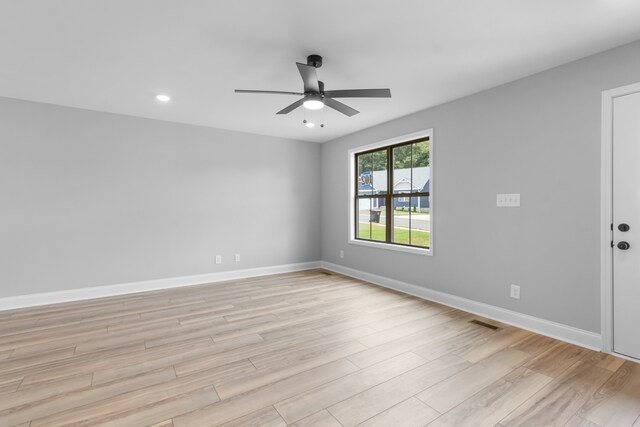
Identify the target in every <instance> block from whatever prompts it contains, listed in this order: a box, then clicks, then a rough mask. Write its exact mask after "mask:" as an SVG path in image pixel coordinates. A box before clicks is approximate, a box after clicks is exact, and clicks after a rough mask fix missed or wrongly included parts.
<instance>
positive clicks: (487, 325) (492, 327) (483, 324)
mask: <svg viewBox="0 0 640 427" xmlns="http://www.w3.org/2000/svg"><path fill="white" fill-rule="evenodd" d="M469 323H473V324H474V325H478V326H484V327H485V328H489V329H493V330H494V331H495V330H497V329H500V328H499V327H497V326H496V325H492V324H490V323H486V322H483V321H481V320H476V319H474V320H470V321H469Z"/></svg>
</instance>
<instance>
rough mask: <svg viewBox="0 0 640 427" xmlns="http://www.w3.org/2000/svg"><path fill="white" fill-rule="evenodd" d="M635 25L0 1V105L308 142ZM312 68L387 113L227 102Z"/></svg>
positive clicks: (637, 11) (567, 55)
mask: <svg viewBox="0 0 640 427" xmlns="http://www.w3.org/2000/svg"><path fill="white" fill-rule="evenodd" d="M639 22H640V1H637V0H483V1H480V0H394V1H390V0H349V1H347V0H321V1H320V0H316V1H309V0H171V1H169V0H0V96H6V97H12V98H20V99H27V100H33V101H41V102H48V103H53V104H60V105H67V106H73V107H80V108H87V109H92V110H99V111H108V112H114V113H121V114H128V115H133V116H140V117H149V118H154V119H161V120H169V121H175V122H182V123H191V124H197V125H204V126H212V127H216V128H223V129H232V130H240V131H245V132H252V133H258V134H265V135H274V136H281V137H286V138H294V139H300V140H308V141H318V142H322V141H327V140H330V139H333V138H336V137H338V136H341V135H345V134H348V133H352V132H355V131H358V130H360V129H364V128H367V127H370V126H373V125H375V124H378V123H381V122H385V121H388V120H391V119H394V118H397V117H400V116H404V115H406V114H409V113H412V112H415V111H418V110H422V109H424V108H427V107H431V106H434V105H437V104H441V103H443V102H446V101H449V100H452V99H455V98H459V97H461V96H464V95H468V94H471V93H474V92H478V91H480V90H483V89H487V88H490V87H493V86H496V85H499V84H501V83H504V82H507V81H511V80H514V79H517V78H520V77H524V76H526V75H530V74H532V73H535V72H538V71H541V70H544V69H548V68H551V67H553V66H556V65H560V64H563V63H566V62H570V61H572V60H574V59H578V58H581V57H585V56H588V55H590V54H593V53H596V52H600V51H603V50H606V49H609V48H611V47H614V46H619V45H621V44H624V43H627V42H630V41H633V40H637V39H640V25H639V24H638V23H639ZM312 53H318V54H320V55H322V56H323V57H324V65H323V67H322V68H320V69H319V70H318V75H319V78H320V80H323V81H324V82H325V85H326V89H327V90H331V89H355V88H385V87H389V88H391V92H392V95H393V98H391V99H353V100H346V99H343V100H342V101H343V102H345V103H347V104H348V105H351V106H353V107H354V108H356V109H358V110H360V111H361V113H360V114H358V115H356V116H354V117H351V118H349V117H346V116H343V115H341V114H339V113H337V112H335V111H333V110H330V109H328V108H325V109H324V110H322V111H323V112H322V113H315V114H314V113H313V112H308V111H307V110H304V109H303V108H300V109H298V110H295V111H294V112H292V113H290V114H289V115H286V116H276V114H275V113H276V111H278V110H280V109H281V108H283V107H285V106H286V105H288V104H290V103H292V102H293V101H295V100H296V99H297V98H295V97H291V96H285V95H247V94H234V93H233V89H262V90H284V91H301V89H302V81H301V79H300V76H299V74H298V71H297V69H296V67H295V62H296V61H298V62H305V61H306V56H307V55H309V54H312ZM157 93H167V94H169V95H171V96H172V97H173V100H172V101H171V102H170V103H169V104H166V105H165V104H160V103H159V102H157V101H156V100H155V99H154V96H155V94H157ZM305 113H306V114H307V119H310V120H314V121H324V123H325V124H326V126H325V127H324V128H323V129H320V128H318V127H316V128H314V129H307V128H305V127H303V126H302V120H303V118H305Z"/></svg>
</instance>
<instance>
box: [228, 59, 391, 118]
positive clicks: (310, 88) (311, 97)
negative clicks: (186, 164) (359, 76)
mask: <svg viewBox="0 0 640 427" xmlns="http://www.w3.org/2000/svg"><path fill="white" fill-rule="evenodd" d="M296 66H297V67H298V72H299V73H300V77H302V82H303V85H304V92H284V91H273V90H243V89H236V91H235V92H236V93H262V94H279V95H298V96H302V99H299V100H298V101H296V102H294V103H293V104H290V105H288V106H287V107H285V108H283V109H282V110H280V111H278V112H277V113H276V114H289V113H290V112H291V111H293V110H295V109H296V108H298V107H300V106H303V107H304V108H306V109H309V110H320V109H322V108H323V107H324V106H325V105H326V106H327V107H329V108H333V109H334V110H336V111H338V112H340V113H342V114H344V115H346V116H348V117H352V116H355V115H356V114H358V113H359V111H358V110H356V109H355V108H351V107H349V106H348V105H345V104H343V103H342V102H340V101H336V100H335V99H334V98H391V90H390V89H344V90H330V91H325V90H324V83H323V82H321V81H320V80H318V75H317V73H316V69H317V68H320V67H321V66H322V57H321V56H320V55H309V56H308V57H307V63H306V64H301V63H300V62H297V63H296ZM305 125H306V121H305Z"/></svg>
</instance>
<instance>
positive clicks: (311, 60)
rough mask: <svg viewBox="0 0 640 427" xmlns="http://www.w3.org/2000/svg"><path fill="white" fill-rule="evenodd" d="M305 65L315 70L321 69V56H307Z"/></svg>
mask: <svg viewBox="0 0 640 427" xmlns="http://www.w3.org/2000/svg"><path fill="white" fill-rule="evenodd" d="M307 65H311V66H312V67H315V68H320V67H322V56H320V55H309V56H307Z"/></svg>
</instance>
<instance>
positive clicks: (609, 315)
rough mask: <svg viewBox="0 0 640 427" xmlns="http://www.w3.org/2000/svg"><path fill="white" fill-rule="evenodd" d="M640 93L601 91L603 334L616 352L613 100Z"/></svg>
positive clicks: (634, 87) (606, 346)
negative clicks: (612, 244)
mask: <svg viewBox="0 0 640 427" xmlns="http://www.w3.org/2000/svg"><path fill="white" fill-rule="evenodd" d="M636 92H640V83H634V84H630V85H626V86H621V87H617V88H614V89H609V90H605V91H602V121H601V138H600V141H601V143H600V150H601V151H600V291H601V292H600V295H601V296H600V307H601V308H600V314H601V321H600V335H601V337H602V351H603V352H606V353H613V250H612V247H611V242H612V241H613V240H612V239H613V230H612V227H613V100H614V99H615V98H617V97H620V96H624V95H630V94H632V93H636Z"/></svg>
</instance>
